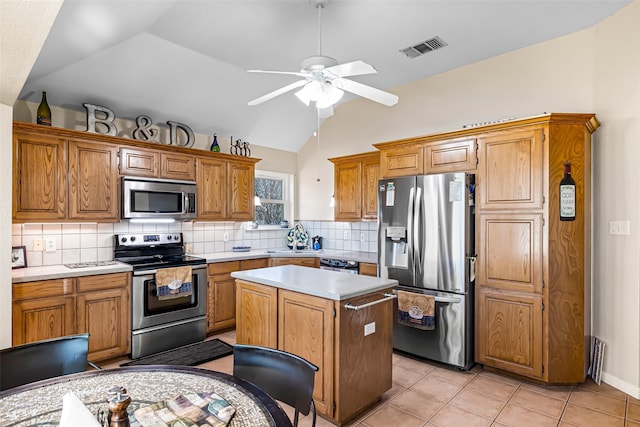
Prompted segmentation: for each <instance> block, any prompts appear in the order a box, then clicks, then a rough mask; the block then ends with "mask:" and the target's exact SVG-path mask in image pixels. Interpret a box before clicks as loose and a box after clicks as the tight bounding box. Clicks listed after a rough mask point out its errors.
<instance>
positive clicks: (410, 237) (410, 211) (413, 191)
mask: <svg viewBox="0 0 640 427" xmlns="http://www.w3.org/2000/svg"><path fill="white" fill-rule="evenodd" d="M415 202H416V187H411V190H409V206H407V245H408V248H407V250H408V252H409V256H408V257H407V258H408V261H409V266H408V267H409V271H413V268H414V262H415V259H414V255H413V252H414V243H415V242H414V241H413V217H414V210H415ZM412 276H413V275H412ZM413 280H414V282H415V277H413Z"/></svg>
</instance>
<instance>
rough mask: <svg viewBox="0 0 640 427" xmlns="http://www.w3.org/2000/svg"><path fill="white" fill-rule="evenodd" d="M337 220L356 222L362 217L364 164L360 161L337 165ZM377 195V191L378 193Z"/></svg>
mask: <svg viewBox="0 0 640 427" xmlns="http://www.w3.org/2000/svg"><path fill="white" fill-rule="evenodd" d="M334 180H335V194H334V198H335V208H334V217H335V219H336V220H355V219H360V218H361V217H362V193H361V191H362V164H361V162H359V161H352V162H343V163H339V164H336V165H335V172H334ZM376 195H377V191H376Z"/></svg>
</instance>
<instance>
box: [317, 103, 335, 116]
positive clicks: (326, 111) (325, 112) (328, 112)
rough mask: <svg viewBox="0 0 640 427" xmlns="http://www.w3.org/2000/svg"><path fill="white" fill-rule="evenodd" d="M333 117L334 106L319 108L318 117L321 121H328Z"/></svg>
mask: <svg viewBox="0 0 640 427" xmlns="http://www.w3.org/2000/svg"><path fill="white" fill-rule="evenodd" d="M331 116H333V105H330V106H328V107H326V108H318V117H319V118H321V119H326V118H329V117H331Z"/></svg>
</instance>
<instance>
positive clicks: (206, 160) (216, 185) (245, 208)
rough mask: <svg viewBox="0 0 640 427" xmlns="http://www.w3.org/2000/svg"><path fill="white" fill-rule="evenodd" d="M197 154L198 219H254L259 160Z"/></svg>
mask: <svg viewBox="0 0 640 427" xmlns="http://www.w3.org/2000/svg"><path fill="white" fill-rule="evenodd" d="M258 161H259V159H252V158H249V157H246V158H244V159H243V161H236V160H235V159H230V160H224V159H216V158H210V157H197V159H196V169H197V172H198V174H197V179H196V182H197V185H198V202H197V204H198V219H199V220H228V219H233V220H245V221H246V220H253V215H254V209H255V206H254V204H253V198H254V195H255V194H254V191H255V190H254V177H255V163H256V162H258Z"/></svg>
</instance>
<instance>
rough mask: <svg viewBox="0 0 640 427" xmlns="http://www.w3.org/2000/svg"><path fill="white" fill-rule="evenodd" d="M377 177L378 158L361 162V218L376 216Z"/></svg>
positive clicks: (374, 217)
mask: <svg viewBox="0 0 640 427" xmlns="http://www.w3.org/2000/svg"><path fill="white" fill-rule="evenodd" d="M378 179H380V159H379V157H376V158H375V159H371V160H367V161H363V162H362V219H377V218H378Z"/></svg>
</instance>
